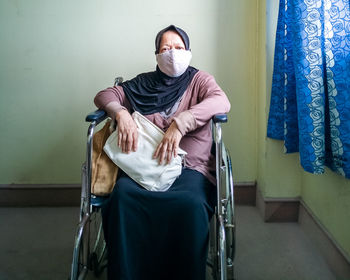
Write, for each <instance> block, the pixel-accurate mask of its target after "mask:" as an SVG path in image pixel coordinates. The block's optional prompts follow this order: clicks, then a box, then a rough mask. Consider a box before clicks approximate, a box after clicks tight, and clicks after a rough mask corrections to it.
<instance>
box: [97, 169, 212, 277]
mask: <svg viewBox="0 0 350 280" xmlns="http://www.w3.org/2000/svg"><path fill="white" fill-rule="evenodd" d="M215 192H216V190H215V187H214V186H213V185H212V184H211V183H210V182H209V181H208V179H207V178H206V177H205V176H204V175H203V174H201V173H199V172H197V171H195V170H191V169H184V170H183V172H182V174H181V176H180V177H179V178H177V179H176V181H175V182H174V184H173V185H172V186H171V187H170V189H169V190H168V191H166V192H152V191H148V190H146V189H144V188H142V187H141V186H140V185H138V184H137V183H135V182H134V181H133V180H132V179H130V178H129V177H128V176H127V175H126V174H125V173H123V172H122V174H121V175H120V176H119V178H118V180H117V182H116V186H115V188H114V191H113V193H112V194H111V196H110V199H109V201H108V202H107V203H106V205H105V206H104V207H103V208H102V217H103V227H104V232H105V238H106V242H107V250H108V279H110V280H112V279H113V280H148V279H150V280H151V279H152V280H160V279H162V280H164V279H168V280H171V279H176V280H180V279H181V280H186V279H188V280H190V279H191V280H196V279H198V280H204V279H205V270H206V259H207V252H208V239H209V220H210V218H211V216H212V214H213V211H214V205H215Z"/></svg>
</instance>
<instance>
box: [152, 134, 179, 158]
mask: <svg viewBox="0 0 350 280" xmlns="http://www.w3.org/2000/svg"><path fill="white" fill-rule="evenodd" d="M176 156H177V147H176V144H175V143H172V142H168V141H167V139H163V141H162V142H160V143H159V145H158V147H157V149H156V151H155V152H154V155H153V158H158V161H159V164H162V163H163V162H166V163H167V164H169V163H170V162H171V160H172V159H173V157H176Z"/></svg>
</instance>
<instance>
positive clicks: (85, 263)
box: [70, 209, 106, 280]
mask: <svg viewBox="0 0 350 280" xmlns="http://www.w3.org/2000/svg"><path fill="white" fill-rule="evenodd" d="M105 267H106V244H105V241H104V238H103V230H102V221H101V214H100V210H99V209H93V210H92V212H91V214H90V215H88V214H85V215H84V216H83V218H82V220H81V222H80V224H79V227H78V231H77V235H76V239H75V248H74V252H73V263H72V271H71V278H70V279H71V280H82V279H85V277H86V275H87V274H88V272H89V271H92V272H93V273H94V275H95V277H99V276H100V275H101V273H102V272H103V270H104V268H105Z"/></svg>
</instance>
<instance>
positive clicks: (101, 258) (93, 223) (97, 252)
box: [88, 207, 107, 277]
mask: <svg viewBox="0 0 350 280" xmlns="http://www.w3.org/2000/svg"><path fill="white" fill-rule="evenodd" d="M106 266H107V254H106V243H105V240H104V234H103V229H102V219H101V211H100V208H97V207H94V208H93V211H92V213H91V215H90V234H89V266H88V267H89V270H91V271H93V273H94V275H95V277H99V276H100V275H101V274H102V272H103V270H104V269H105V268H106Z"/></svg>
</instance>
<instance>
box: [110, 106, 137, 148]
mask: <svg viewBox="0 0 350 280" xmlns="http://www.w3.org/2000/svg"><path fill="white" fill-rule="evenodd" d="M115 119H116V121H117V123H118V147H119V148H121V149H122V152H123V153H127V154H128V153H130V152H131V151H134V152H135V151H136V149H137V138H138V133H137V125H136V123H135V121H134V120H133V118H132V117H131V115H130V114H129V112H128V111H126V110H120V111H119V112H118V113H117V114H116V118H115Z"/></svg>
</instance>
